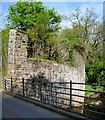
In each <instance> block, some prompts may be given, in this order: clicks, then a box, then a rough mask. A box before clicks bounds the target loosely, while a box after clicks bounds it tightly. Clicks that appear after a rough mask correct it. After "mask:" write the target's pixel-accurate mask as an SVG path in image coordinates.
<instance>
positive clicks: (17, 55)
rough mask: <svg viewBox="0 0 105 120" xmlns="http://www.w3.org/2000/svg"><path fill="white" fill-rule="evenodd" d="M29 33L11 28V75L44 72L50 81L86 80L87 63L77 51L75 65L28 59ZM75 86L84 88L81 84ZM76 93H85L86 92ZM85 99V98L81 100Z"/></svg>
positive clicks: (22, 75)
mask: <svg viewBox="0 0 105 120" xmlns="http://www.w3.org/2000/svg"><path fill="white" fill-rule="evenodd" d="M27 40H28V37H27V34H25V33H22V32H19V31H17V30H14V29H11V30H10V37H9V45H8V75H9V77H26V78H29V77H30V75H31V76H38V75H40V74H43V75H44V77H45V78H46V79H48V80H49V81H52V82H54V81H57V82H58V81H60V82H69V81H70V80H71V81H73V82H80V83H84V82H85V63H84V60H83V58H82V56H81V55H80V54H78V53H76V54H77V55H76V58H75V66H74V67H70V66H67V65H65V64H58V63H54V62H50V61H42V60H29V59H27ZM74 88H78V89H81V88H82V89H84V87H83V86H81V85H75V86H74ZM75 94H80V95H84V92H81V93H80V92H78V93H75ZM81 101H83V99H82V100H81Z"/></svg>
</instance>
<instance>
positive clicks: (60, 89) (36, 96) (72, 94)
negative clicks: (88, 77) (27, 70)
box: [3, 78, 105, 120]
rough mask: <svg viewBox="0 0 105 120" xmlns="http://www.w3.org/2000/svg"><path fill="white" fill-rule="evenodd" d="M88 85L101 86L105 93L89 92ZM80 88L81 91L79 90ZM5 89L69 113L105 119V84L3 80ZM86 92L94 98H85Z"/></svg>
mask: <svg viewBox="0 0 105 120" xmlns="http://www.w3.org/2000/svg"><path fill="white" fill-rule="evenodd" d="M86 85H91V86H101V88H102V89H103V91H102V90H101V91H97V89H96V90H95V89H94V90H87V89H85V86H86ZM75 86H76V87H75ZM80 86H81V89H78V88H80ZM83 86H84V87H83ZM3 88H4V90H5V91H6V92H11V93H14V94H17V95H19V96H24V97H26V98H30V99H33V100H36V101H40V102H42V103H44V104H48V105H50V106H54V107H56V108H59V109H63V110H65V111H67V112H75V113H78V114H81V115H84V116H87V117H89V118H93V119H101V120H102V119H103V120H104V119H105V91H104V90H105V84H103V85H102V84H86V83H75V82H72V81H70V82H48V81H44V80H41V79H34V78H31V79H24V78H22V79H19V78H11V79H3ZM83 88H84V89H83ZM86 92H88V93H92V95H94V96H92V95H90V96H85V93H86Z"/></svg>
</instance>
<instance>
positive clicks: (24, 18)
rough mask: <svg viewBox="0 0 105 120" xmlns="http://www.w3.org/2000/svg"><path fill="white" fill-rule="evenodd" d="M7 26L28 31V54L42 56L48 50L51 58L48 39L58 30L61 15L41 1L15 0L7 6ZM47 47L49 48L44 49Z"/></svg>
mask: <svg viewBox="0 0 105 120" xmlns="http://www.w3.org/2000/svg"><path fill="white" fill-rule="evenodd" d="M7 19H8V21H9V26H12V27H15V28H18V29H20V30H24V31H27V32H28V35H29V40H28V45H29V46H28V56H29V57H37V56H42V54H43V51H44V52H49V56H48V57H47V58H49V59H51V57H50V56H51V49H52V46H51V45H48V44H47V43H49V42H48V41H50V39H51V38H53V36H54V35H55V33H56V32H57V31H58V30H59V28H60V27H59V23H60V22H61V19H62V16H61V15H60V14H58V13H57V12H56V11H55V10H54V8H52V9H48V8H47V7H45V6H43V3H42V2H32V1H31V2H21V1H19V2H17V3H16V4H15V5H11V6H10V8H9V14H8V15H7ZM46 49H49V50H46Z"/></svg>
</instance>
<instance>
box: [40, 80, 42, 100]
mask: <svg viewBox="0 0 105 120" xmlns="http://www.w3.org/2000/svg"><path fill="white" fill-rule="evenodd" d="M40 100H41V101H42V81H41V80H40Z"/></svg>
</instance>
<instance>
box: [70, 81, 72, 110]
mask: <svg viewBox="0 0 105 120" xmlns="http://www.w3.org/2000/svg"><path fill="white" fill-rule="evenodd" d="M71 107H72V81H71V80H70V108H71Z"/></svg>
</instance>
